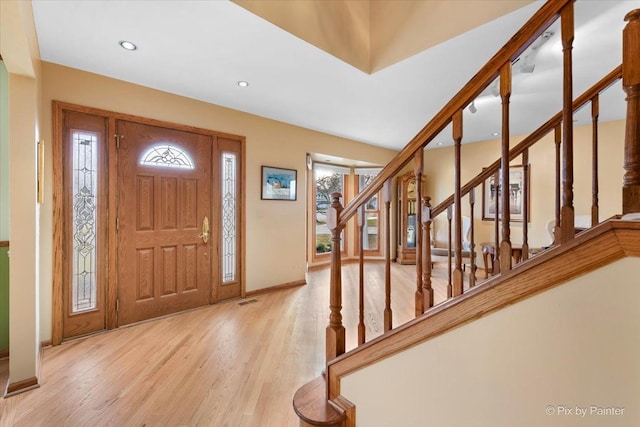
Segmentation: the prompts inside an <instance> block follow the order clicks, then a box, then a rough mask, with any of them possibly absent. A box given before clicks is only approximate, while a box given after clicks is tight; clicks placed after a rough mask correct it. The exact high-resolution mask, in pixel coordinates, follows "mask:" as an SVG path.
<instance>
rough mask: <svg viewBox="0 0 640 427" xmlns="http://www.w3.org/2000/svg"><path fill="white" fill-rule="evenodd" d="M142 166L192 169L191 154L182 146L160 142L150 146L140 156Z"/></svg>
mask: <svg viewBox="0 0 640 427" xmlns="http://www.w3.org/2000/svg"><path fill="white" fill-rule="evenodd" d="M140 164H141V165H142V166H156V167H162V168H178V169H193V168H194V165H193V160H191V156H190V155H189V153H187V152H186V151H185V150H183V149H182V148H180V147H178V146H175V145H171V144H167V143H162V144H157V145H154V146H152V147H150V148H149V149H148V150H147V151H145V152H144V153H143V154H142V156H141V157H140Z"/></svg>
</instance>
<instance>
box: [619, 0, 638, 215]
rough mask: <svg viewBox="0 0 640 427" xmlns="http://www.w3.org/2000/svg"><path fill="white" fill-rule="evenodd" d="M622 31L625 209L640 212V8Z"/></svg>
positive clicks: (623, 195) (629, 16)
mask: <svg viewBox="0 0 640 427" xmlns="http://www.w3.org/2000/svg"><path fill="white" fill-rule="evenodd" d="M624 20H625V21H627V22H628V23H627V25H626V26H625V27H624V30H623V32H622V86H623V87H624V91H625V92H626V93H627V125H626V131H625V140H624V169H625V173H624V183H623V185H622V213H623V214H627V213H632V212H640V119H639V117H640V55H638V52H640V9H636V10H633V11H631V12H629V13H628V14H627V16H625V18H624Z"/></svg>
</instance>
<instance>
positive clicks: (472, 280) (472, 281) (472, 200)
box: [469, 188, 478, 288]
mask: <svg viewBox="0 0 640 427" xmlns="http://www.w3.org/2000/svg"><path fill="white" fill-rule="evenodd" d="M475 204H476V189H475V188H472V189H471V191H470V192H469V215H470V216H471V235H470V236H469V238H470V240H471V242H470V243H469V255H470V259H471V266H470V267H469V287H470V288H473V287H474V286H475V285H476V281H477V280H478V279H477V278H476V270H477V269H478V266H477V265H476V251H475V247H476V243H475V225H474V222H475V221H474V220H473V216H474V215H473V207H474V205H475Z"/></svg>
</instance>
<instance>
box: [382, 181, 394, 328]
mask: <svg viewBox="0 0 640 427" xmlns="http://www.w3.org/2000/svg"><path fill="white" fill-rule="evenodd" d="M382 198H383V200H384V241H385V251H384V300H385V301H384V331H385V332H387V331H390V330H391V328H392V325H393V322H392V318H393V313H392V311H391V178H389V179H388V180H386V181H385V183H384V187H383V189H382Z"/></svg>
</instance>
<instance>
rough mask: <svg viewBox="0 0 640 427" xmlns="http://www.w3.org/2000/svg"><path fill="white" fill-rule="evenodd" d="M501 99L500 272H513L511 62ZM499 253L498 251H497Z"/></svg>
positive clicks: (503, 74)
mask: <svg viewBox="0 0 640 427" xmlns="http://www.w3.org/2000/svg"><path fill="white" fill-rule="evenodd" d="M500 97H501V98H502V144H501V148H502V161H501V163H500V170H501V174H502V183H501V186H500V188H501V190H502V194H501V195H502V242H500V271H501V272H503V273H504V272H507V271H509V270H511V228H510V220H511V212H510V209H511V208H510V204H509V195H510V193H511V186H510V185H509V99H510V98H511V62H508V63H506V64H505V65H504V66H503V67H502V69H500ZM496 252H498V251H496Z"/></svg>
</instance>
